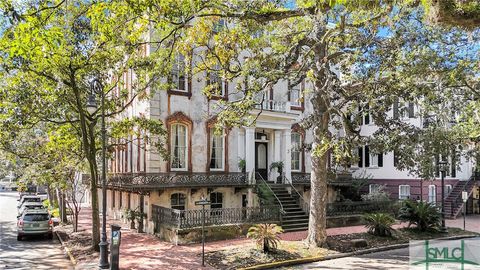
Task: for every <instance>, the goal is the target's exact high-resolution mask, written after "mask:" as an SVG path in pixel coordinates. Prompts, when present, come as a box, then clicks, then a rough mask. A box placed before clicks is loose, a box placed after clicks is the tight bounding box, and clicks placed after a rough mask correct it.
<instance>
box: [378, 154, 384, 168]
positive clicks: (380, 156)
mask: <svg viewBox="0 0 480 270" xmlns="http://www.w3.org/2000/svg"><path fill="white" fill-rule="evenodd" d="M377 158H378V163H377V164H378V167H383V153H379V154H378V155H377Z"/></svg>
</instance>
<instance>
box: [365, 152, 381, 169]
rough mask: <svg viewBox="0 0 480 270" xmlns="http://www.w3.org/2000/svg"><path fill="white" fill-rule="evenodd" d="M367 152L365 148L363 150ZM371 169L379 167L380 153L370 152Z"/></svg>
mask: <svg viewBox="0 0 480 270" xmlns="http://www.w3.org/2000/svg"><path fill="white" fill-rule="evenodd" d="M363 151H364V152H365V150H363ZM369 168H370V169H378V154H375V153H370V167H369Z"/></svg>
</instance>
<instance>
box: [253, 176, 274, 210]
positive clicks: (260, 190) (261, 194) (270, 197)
mask: <svg viewBox="0 0 480 270" xmlns="http://www.w3.org/2000/svg"><path fill="white" fill-rule="evenodd" d="M257 194H258V198H259V199H260V203H261V204H262V205H272V204H275V203H276V199H275V195H274V194H273V192H272V190H271V189H270V188H268V186H267V185H266V184H265V182H263V181H262V182H261V183H260V184H259V185H257Z"/></svg>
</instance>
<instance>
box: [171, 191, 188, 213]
mask: <svg viewBox="0 0 480 270" xmlns="http://www.w3.org/2000/svg"><path fill="white" fill-rule="evenodd" d="M185 201H186V197H185V194H183V193H173V194H172V195H171V196H170V206H171V208H172V209H177V210H185Z"/></svg>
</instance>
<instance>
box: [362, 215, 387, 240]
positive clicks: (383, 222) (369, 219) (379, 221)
mask: <svg viewBox="0 0 480 270" xmlns="http://www.w3.org/2000/svg"><path fill="white" fill-rule="evenodd" d="M363 220H364V221H365V222H366V225H365V227H367V229H368V233H370V234H373V235H378V236H392V231H393V228H392V226H393V224H395V218H394V217H393V216H392V215H390V214H386V213H372V214H365V215H363Z"/></svg>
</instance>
